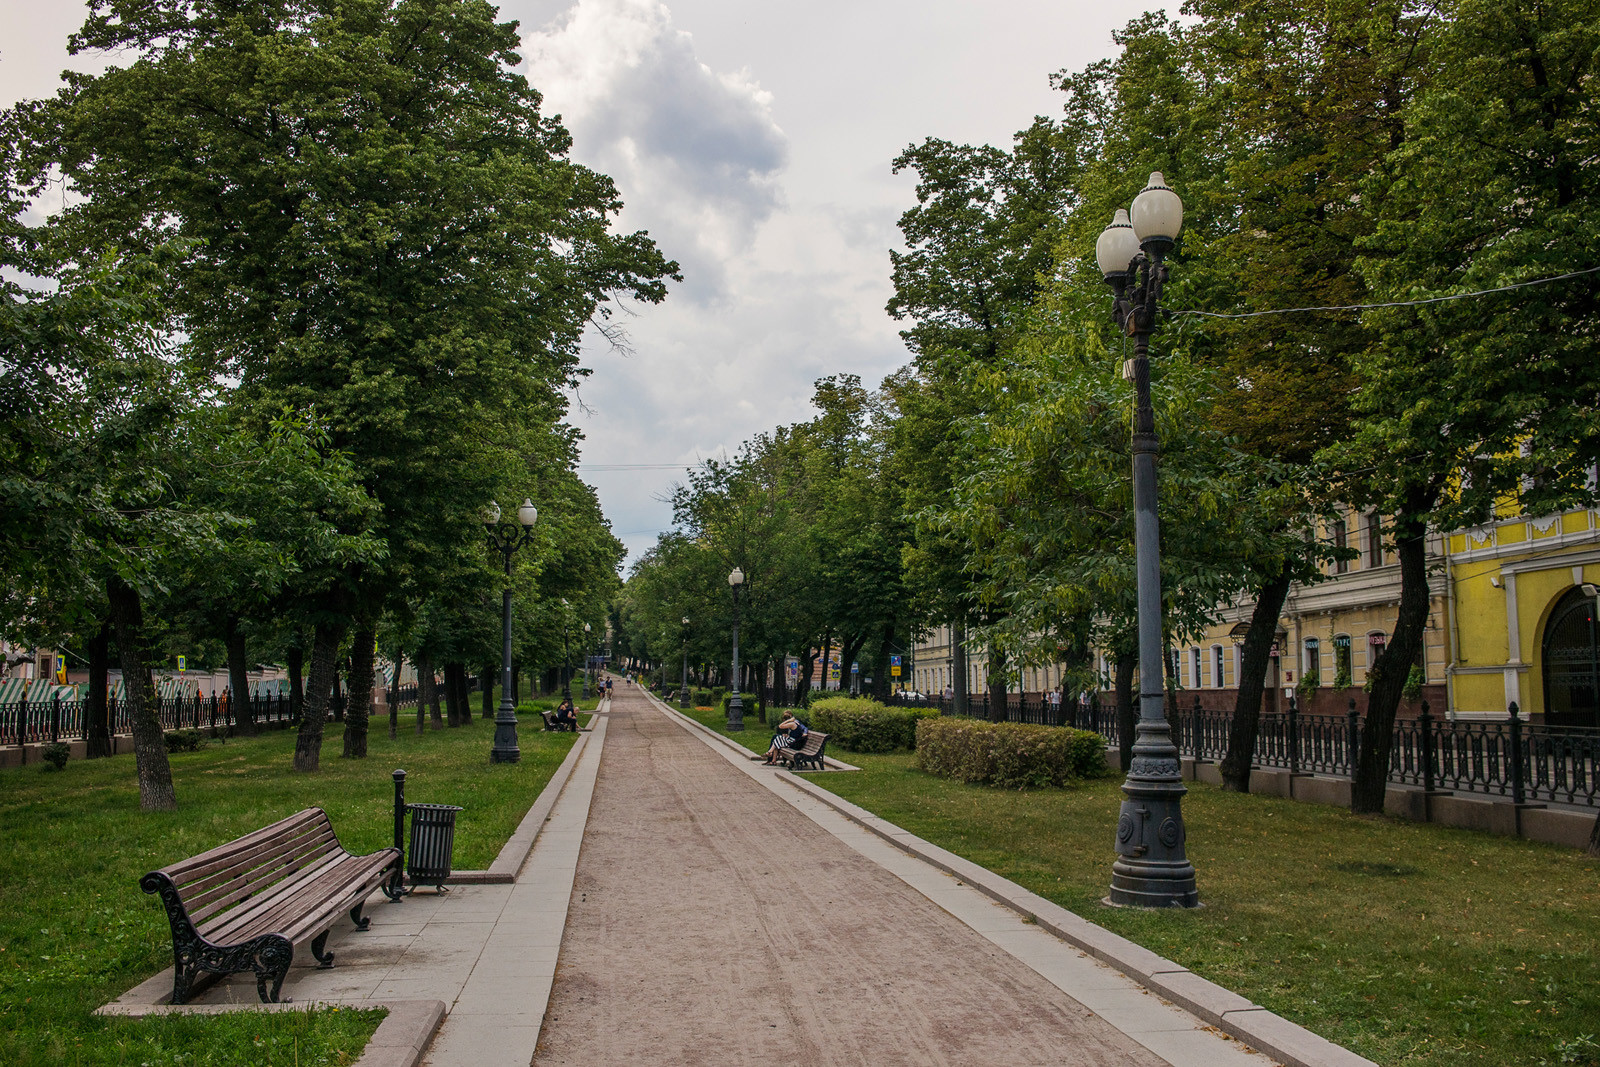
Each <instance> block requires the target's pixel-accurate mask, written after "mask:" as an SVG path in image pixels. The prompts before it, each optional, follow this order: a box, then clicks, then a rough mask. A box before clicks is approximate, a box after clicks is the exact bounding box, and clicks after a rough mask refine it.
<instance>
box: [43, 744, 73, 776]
mask: <svg viewBox="0 0 1600 1067" xmlns="http://www.w3.org/2000/svg"><path fill="white" fill-rule="evenodd" d="M40 755H42V756H43V757H44V762H45V765H46V766H48V767H49V768H50V769H51V770H55V771H59V770H65V769H66V766H67V757H69V756H71V755H72V750H71V749H70V748H68V747H67V743H66V742H65V741H52V742H51V743H50V744H48V745H46V746H44V748H43V750H42V751H41V752H40Z"/></svg>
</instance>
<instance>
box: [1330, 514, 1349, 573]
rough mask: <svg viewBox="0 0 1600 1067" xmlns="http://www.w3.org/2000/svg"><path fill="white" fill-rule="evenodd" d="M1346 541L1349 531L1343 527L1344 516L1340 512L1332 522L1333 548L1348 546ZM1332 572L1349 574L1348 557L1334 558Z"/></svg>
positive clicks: (1347, 540)
mask: <svg viewBox="0 0 1600 1067" xmlns="http://www.w3.org/2000/svg"><path fill="white" fill-rule="evenodd" d="M1348 542H1349V531H1348V530H1347V529H1345V518H1344V516H1343V515H1342V514H1341V515H1340V516H1339V518H1338V519H1337V520H1336V521H1335V522H1334V524H1333V547H1334V548H1340V549H1342V548H1346V547H1348ZM1333 573H1335V574H1349V573H1350V561H1349V560H1348V559H1345V558H1343V557H1342V556H1341V557H1340V558H1339V559H1337V560H1334V563H1333Z"/></svg>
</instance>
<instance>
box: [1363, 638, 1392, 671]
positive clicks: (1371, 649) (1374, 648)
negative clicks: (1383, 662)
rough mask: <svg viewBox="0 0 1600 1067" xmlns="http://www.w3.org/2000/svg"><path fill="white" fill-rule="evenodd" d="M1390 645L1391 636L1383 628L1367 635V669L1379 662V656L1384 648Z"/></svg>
mask: <svg viewBox="0 0 1600 1067" xmlns="http://www.w3.org/2000/svg"><path fill="white" fill-rule="evenodd" d="M1387 647H1389V638H1388V636H1387V635H1386V634H1384V632H1383V631H1382V630H1378V631H1376V632H1374V633H1370V634H1368V635H1367V670H1369V671H1370V670H1371V669H1372V665H1373V664H1374V663H1377V662H1378V657H1379V656H1381V655H1383V650H1384V649H1385V648H1387Z"/></svg>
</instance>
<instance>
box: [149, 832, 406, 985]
mask: <svg viewBox="0 0 1600 1067" xmlns="http://www.w3.org/2000/svg"><path fill="white" fill-rule="evenodd" d="M399 867H400V851H399V850H398V849H394V848H385V849H379V850H378V851H377V852H374V853H372V854H371V855H367V856H354V855H351V854H350V853H349V852H346V851H345V850H344V848H343V846H341V845H340V844H339V839H338V837H336V836H335V835H334V832H333V824H332V823H330V822H329V821H328V814H327V812H325V811H323V810H322V809H321V808H307V809H306V810H305V811H302V812H300V813H299V814H297V815H291V816H289V817H288V818H287V819H281V820H279V821H278V822H275V823H273V824H272V825H271V826H264V827H262V828H261V829H259V830H256V831H254V832H253V833H248V834H245V835H244V836H243V837H241V838H237V839H235V840H233V841H229V842H228V843H227V844H225V845H219V846H217V847H216V848H214V849H211V850H210V851H208V852H202V853H200V855H198V856H191V857H190V858H189V859H186V860H179V861H178V862H177V863H174V864H172V865H170V866H167V867H163V868H161V869H160V870H159V871H151V872H150V873H149V874H147V875H145V876H144V877H143V878H141V879H139V886H140V888H141V889H143V890H144V891H145V892H146V893H155V894H157V895H159V896H160V897H161V903H162V904H164V905H165V906H166V909H167V921H168V922H170V923H171V924H172V957H173V965H172V1003H174V1004H182V1003H184V1001H186V1000H187V999H188V997H189V992H190V989H191V987H192V986H193V985H194V983H195V980H196V979H197V978H198V977H199V976H200V975H201V974H202V973H203V972H205V973H211V974H217V975H227V974H238V973H240V972H242V971H254V972H255V975H256V992H257V994H259V995H260V997H261V1001H262V1003H277V1001H278V993H279V991H280V990H281V989H282V988H283V979H284V976H285V975H287V974H288V973H289V963H290V961H291V960H292V959H293V958H294V949H295V946H296V945H299V944H302V943H304V942H306V941H310V942H311V954H312V955H313V956H315V957H316V958H317V962H318V963H319V964H320V965H322V966H323V967H331V966H333V953H331V952H324V951H323V947H324V946H325V945H326V944H327V942H328V933H329V932H330V930H331V929H332V926H333V923H334V921H335V920H336V919H337V918H338V917H339V915H340V914H341V913H343V912H349V913H350V920H351V921H352V922H354V923H355V924H356V929H358V930H365V929H366V928H367V927H368V926H369V925H371V923H372V920H371V919H365V918H362V916H361V907H362V905H363V904H364V903H365V901H366V899H367V895H368V894H369V893H371V892H372V891H373V890H374V889H377V888H379V887H380V886H383V885H384V883H386V882H392V881H394V880H395V875H396V874H397V873H398V872H399ZM386 891H387V888H386ZM269 979H270V980H271V982H272V989H271V992H270V995H269V992H268V989H267V982H268V980H269Z"/></svg>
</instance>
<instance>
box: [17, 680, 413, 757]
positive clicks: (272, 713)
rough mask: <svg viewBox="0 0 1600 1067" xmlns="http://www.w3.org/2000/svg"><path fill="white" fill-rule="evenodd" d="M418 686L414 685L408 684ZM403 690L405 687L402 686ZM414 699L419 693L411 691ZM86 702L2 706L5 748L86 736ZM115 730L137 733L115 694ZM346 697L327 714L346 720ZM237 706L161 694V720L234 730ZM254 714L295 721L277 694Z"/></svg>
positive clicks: (171, 726)
mask: <svg viewBox="0 0 1600 1067" xmlns="http://www.w3.org/2000/svg"><path fill="white" fill-rule="evenodd" d="M408 688H411V689H413V690H414V689H415V687H414V686H412V687H408ZM402 692H404V690H402ZM411 699H412V700H413V701H415V699H416V696H415V693H413V694H412V698H411ZM87 703H88V702H87V701H83V700H61V699H55V698H53V699H51V700H48V701H37V700H36V701H18V702H16V703H10V704H0V746H8V745H33V744H43V743H48V742H52V741H80V740H83V739H85V737H86V728H87V719H86V716H85V706H86V704H87ZM106 705H107V709H106V710H107V713H108V717H109V719H110V724H111V733H113V734H128V733H132V732H133V716H132V713H131V712H130V711H129V709H128V704H127V701H125V700H119V699H118V698H116V697H111V698H110V699H108V700H107V702H106ZM344 707H345V700H344V695H343V694H342V693H341V694H335V695H334V696H333V697H331V698H330V699H329V701H328V716H329V717H330V718H332V719H343V718H344ZM235 710H236V706H235V704H234V702H233V701H232V700H231V699H229V697H228V696H227V695H226V694H223V695H220V696H209V697H206V696H200V695H199V694H197V693H196V694H191V695H188V696H180V697H157V698H156V718H157V719H158V720H160V722H161V728H162V729H163V730H169V731H171V730H232V729H233V728H234V726H235V725H236V724H235V720H234V712H235ZM250 710H251V712H252V713H253V714H252V716H251V718H252V720H253V721H254V722H255V724H256V725H257V726H264V727H265V726H277V725H281V724H286V723H289V722H291V721H293V716H291V714H290V707H289V698H288V697H287V696H279V695H277V694H269V695H267V696H259V697H252V698H251V700H250Z"/></svg>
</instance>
